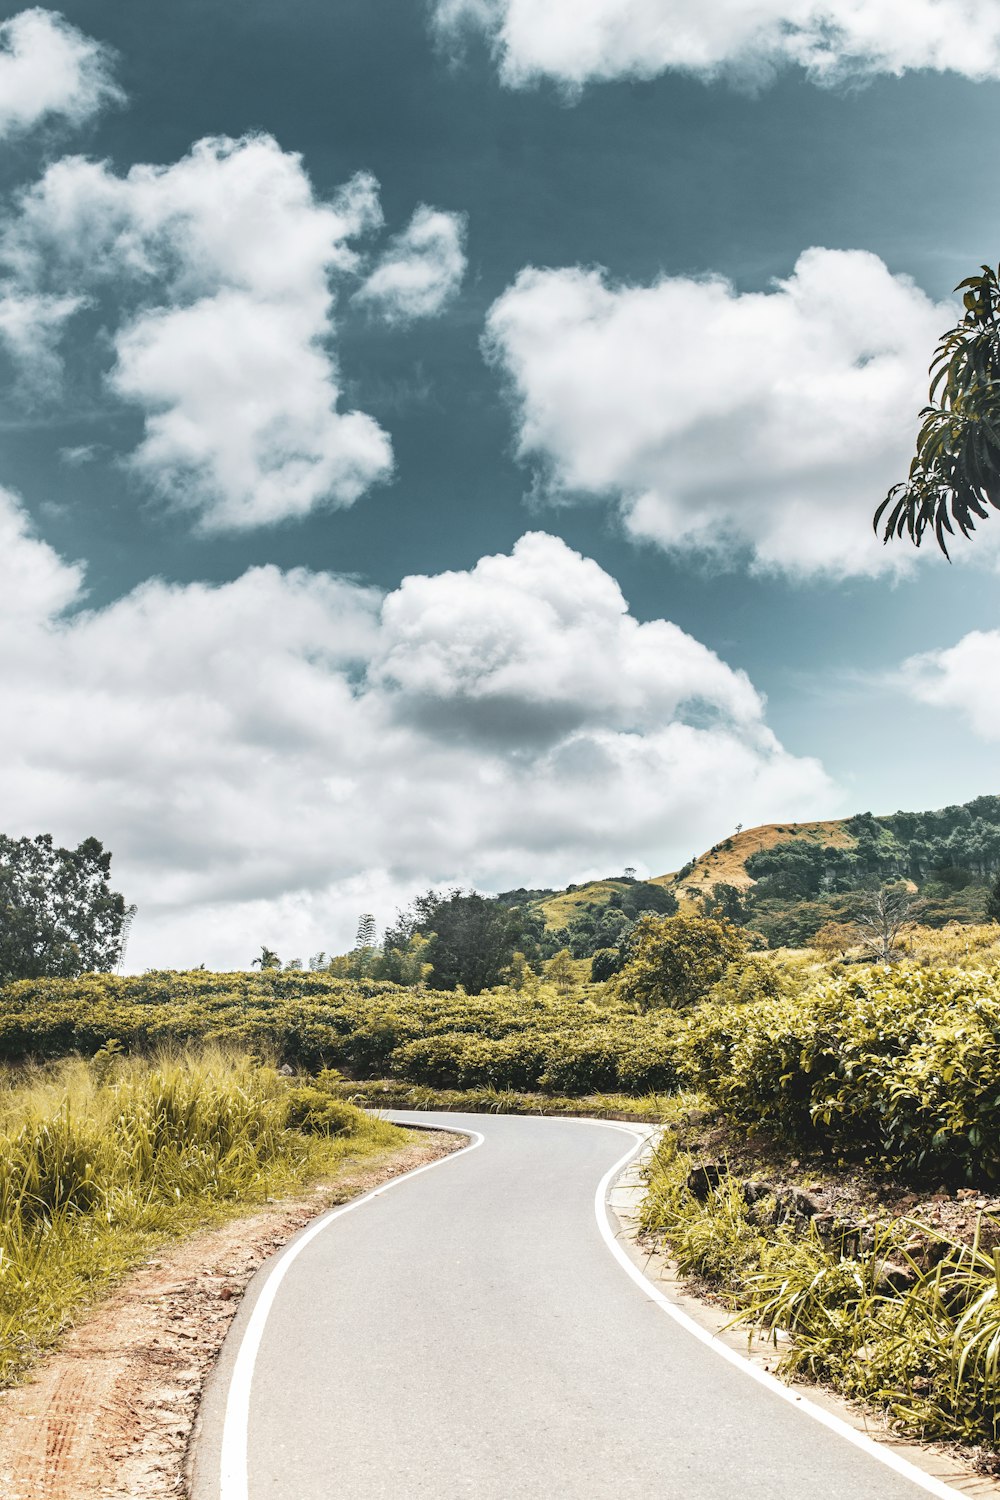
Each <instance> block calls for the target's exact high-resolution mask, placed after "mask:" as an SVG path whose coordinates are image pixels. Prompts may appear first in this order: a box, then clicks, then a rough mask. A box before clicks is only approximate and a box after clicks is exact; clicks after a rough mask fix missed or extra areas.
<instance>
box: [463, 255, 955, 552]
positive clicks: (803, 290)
mask: <svg viewBox="0 0 1000 1500" xmlns="http://www.w3.org/2000/svg"><path fill="white" fill-rule="evenodd" d="M952 321H953V309H952V308H951V307H950V306H947V305H935V304H934V303H933V302H931V300H930V299H929V298H928V297H927V296H926V295H925V294H924V293H923V292H922V291H921V290H920V289H919V288H918V287H917V286H916V285H915V284H914V283H913V282H912V281H911V280H910V279H909V278H908V277H905V276H893V275H891V274H890V273H889V271H888V269H887V268H886V266H885V265H884V264H883V262H882V261H881V260H879V258H878V257H877V256H875V255H871V254H869V253H867V252H864V251H858V250H850V251H839V250H823V249H812V250H807V251H806V252H805V253H804V254H803V255H802V256H801V257H800V259H799V261H798V263H797V265H796V267H795V269H794V271H793V273H792V275H791V276H790V277H788V279H787V280H785V281H780V282H777V283H775V285H774V287H773V288H772V289H771V290H769V291H766V292H752V293H738V292H737V291H736V290H735V289H734V288H733V287H732V286H731V285H730V284H729V283H728V282H726V281H724V280H722V279H721V278H711V279H706V280H702V281H695V280H692V279H690V278H687V277H666V278H664V279H662V280H660V281H658V282H657V283H655V284H654V285H652V286H627V285H626V286H622V285H613V284H611V283H610V282H609V280H608V278H607V277H606V275H605V274H604V273H603V272H601V271H600V270H585V269H582V268H567V269H557V270H535V269H527V270H525V271H522V272H521V274H520V275H519V276H518V278H517V280H516V281H515V282H514V284H513V286H511V287H510V288H509V289H508V290H507V291H506V292H505V293H504V294H503V296H501V297H500V299H499V300H498V301H497V302H496V303H494V305H493V307H492V309H491V311H490V314H489V319H488V323H487V332H486V336H485V348H486V351H487V354H488V357H489V358H491V359H492V360H493V361H494V362H495V363H496V364H497V365H498V366H499V367H500V368H501V370H502V371H503V373H504V375H505V377H506V380H507V382H508V387H509V392H510V395H511V399H512V402H513V405H514V408H515V411H516V415H517V420H518V448H519V453H520V456H521V457H522V458H524V459H535V460H538V461H539V463H540V465H541V481H542V486H541V487H542V489H543V491H547V493H548V494H549V496H550V497H552V498H556V499H562V500H566V501H568V500H572V499H579V498H582V497H600V498H602V499H605V500H608V501H610V502H612V503H613V504H615V505H616V506H618V507H619V508H620V511H621V514H622V517H623V520H624V524H625V526H626V527H627V529H628V530H629V531H630V532H631V533H632V535H633V536H635V537H636V538H640V539H644V540H649V541H653V542H656V543H657V544H659V545H660V546H661V547H663V548H665V549H667V550H675V549H686V550H696V551H702V552H706V553H708V554H710V555H712V556H714V557H716V558H717V559H721V560H727V559H732V558H733V557H734V556H735V555H738V554H740V553H746V552H747V550H749V552H750V553H751V554H752V558H753V561H754V565H755V566H756V567H757V568H758V569H765V570H783V571H787V572H789V573H793V574H798V575H803V576H804V575H809V574H815V573H821V572H826V573H829V574H831V575H834V576H847V575H849V574H874V573H877V572H879V571H882V570H884V569H887V568H899V567H901V566H906V565H909V564H910V559H909V558H908V557H907V558H906V561H905V562H904V561H903V555H902V554H901V553H900V552H898V551H895V552H892V551H889V550H887V549H883V548H882V546H881V545H880V544H879V542H878V541H877V540H876V539H875V537H874V535H873V533H872V529H871V516H872V512H873V510H874V508H875V506H876V505H877V504H878V502H879V501H880V500H881V499H882V497H883V496H884V494H885V493H886V490H887V489H888V487H889V485H890V484H892V483H894V482H895V481H896V480H898V479H900V478H901V477H902V476H903V475H904V474H905V472H906V469H907V467H908V464H909V459H910V456H911V454H912V445H913V442H914V438H915V434H916V427H917V413H918V411H919V409H920V407H921V406H922V405H923V403H924V401H925V400H926V392H927V364H928V359H929V355H930V352H931V351H932V350H933V347H934V345H935V343H936V340H937V337H938V335H939V334H940V332H941V330H942V329H943V328H944V327H947V326H948V324H949V323H951V322H952Z"/></svg>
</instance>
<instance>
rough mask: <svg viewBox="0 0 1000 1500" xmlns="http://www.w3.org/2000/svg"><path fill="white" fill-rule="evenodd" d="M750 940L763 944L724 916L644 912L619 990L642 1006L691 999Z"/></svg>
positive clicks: (675, 1003)
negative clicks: (656, 914) (659, 914)
mask: <svg viewBox="0 0 1000 1500" xmlns="http://www.w3.org/2000/svg"><path fill="white" fill-rule="evenodd" d="M754 946H763V945H762V943H761V941H760V939H759V938H758V939H756V940H755V938H754V937H753V936H752V935H751V934H749V933H747V932H746V931H745V930H743V929H742V928H739V927H735V926H734V925H733V924H732V923H731V922H727V921H725V920H724V919H718V918H715V917H696V916H687V915H680V916H675V917H655V916H652V915H646V916H642V917H640V918H639V920H638V922H637V923H636V925H635V929H634V931H633V933H632V937H631V940H630V944H629V955H628V961H627V962H626V964H625V966H624V968H623V969H622V971H621V973H620V974H619V976H618V979H617V982H616V989H617V993H618V994H619V996H620V997H621V998H622V999H623V1000H629V1001H633V1002H634V1003H636V1004H638V1005H639V1006H640V1008H641V1009H642V1010H651V1009H653V1008H654V1007H656V1006H661V1005H663V1006H672V1007H673V1008H675V1009H681V1008H683V1007H684V1006H687V1005H693V1004H695V1003H696V1001H698V1000H702V999H704V997H705V996H706V995H707V994H708V992H709V990H710V989H711V988H712V986H713V985H714V984H716V983H717V982H718V981H719V980H720V979H721V978H722V976H723V975H724V974H725V972H726V970H727V969H728V968H729V966H730V965H731V964H733V963H735V962H736V961H737V959H740V958H744V957H745V956H746V954H747V953H748V952H749V951H750V950H751V948H753V947H754Z"/></svg>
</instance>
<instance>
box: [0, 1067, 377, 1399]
mask: <svg viewBox="0 0 1000 1500" xmlns="http://www.w3.org/2000/svg"><path fill="white" fill-rule="evenodd" d="M292 1122H295V1123H292ZM296 1124H298V1125H299V1126H300V1128H296ZM404 1139H405V1137H404V1136H403V1134H402V1132H400V1131H398V1130H397V1129H395V1128H394V1127H392V1126H390V1125H388V1124H386V1123H385V1122H382V1121H377V1120H372V1119H369V1118H368V1117H367V1116H365V1115H363V1114H361V1113H360V1111H357V1110H354V1109H351V1108H349V1107H348V1106H346V1105H344V1104H343V1103H341V1102H340V1101H336V1100H333V1099H332V1098H330V1097H329V1095H328V1094H324V1092H323V1091H322V1090H321V1089H317V1088H308V1089H302V1088H295V1087H292V1086H290V1085H289V1084H288V1083H287V1082H286V1080H284V1079H283V1078H281V1077H279V1075H278V1074H277V1073H276V1072H275V1071H274V1069H273V1068H271V1067H267V1066H263V1065H261V1064H260V1063H258V1062H256V1061H255V1060H253V1059H252V1058H250V1057H247V1056H245V1055H240V1054H236V1053H231V1052H227V1051H224V1050H221V1049H217V1048H201V1049H197V1050H195V1049H191V1050H187V1051H184V1052H176V1053H174V1054H166V1055H163V1056H160V1057H158V1058H153V1059H151V1060H141V1059H125V1058H122V1057H121V1056H119V1055H118V1054H117V1053H116V1050H115V1049H114V1048H106V1049H103V1050H102V1052H101V1053H99V1054H98V1056H97V1057H96V1058H95V1059H93V1060H92V1061H90V1062H85V1061H83V1060H80V1059H72V1060H68V1061H66V1062H64V1063H60V1064H56V1065H50V1066H49V1067H46V1068H44V1069H35V1070H23V1069H22V1070H9V1071H8V1072H6V1073H5V1074H4V1075H3V1076H2V1078H0V1385H9V1384H11V1383H13V1382H14V1381H16V1380H17V1379H18V1378H19V1377H21V1376H22V1375H23V1374H24V1372H25V1371H26V1370H27V1368H28V1367H29V1366H30V1365H31V1363H32V1362H33V1361H34V1360H36V1359H37V1358H38V1357H39V1355H40V1354H41V1353H43V1352H44V1351H45V1350H46V1349H47V1348H49V1347H50V1346H51V1345H52V1344H53V1343H54V1342H55V1341H56V1340H57V1339H58V1337H59V1335H60V1334H61V1333H62V1332H63V1331H64V1330H65V1329H66V1328H67V1327H68V1326H70V1325H71V1324H72V1322H73V1320H74V1318H75V1317H76V1316H77V1315H78V1314H79V1312H80V1311H81V1310H82V1309H83V1308H85V1307H86V1306H87V1305H88V1304H90V1303H92V1302H93V1301H95V1300H96V1299H97V1298H98V1297H99V1296H100V1295H101V1294H102V1293H103V1292H105V1291H107V1290H108V1288H109V1287H110V1286H111V1285H112V1284H113V1283H114V1282H115V1281H116V1280H117V1279H119V1278H120V1277H121V1276H122V1275H123V1274H124V1273H125V1272H126V1271H127V1270H129V1269H130V1268H131V1267H133V1266H134V1265H136V1264H137V1263H139V1262H140V1261H141V1260H143V1259H144V1258H146V1257H147V1256H148V1255H149V1254H150V1253H151V1251H152V1250H153V1249H155V1247H156V1246H157V1245H159V1244H161V1243H162V1242H163V1241H164V1240H166V1239H170V1238H175V1237H178V1236H181V1235H185V1234H188V1233H191V1232H193V1231H195V1230H202V1229H205V1228H209V1227H213V1226H214V1225H217V1224H220V1223H223V1222H225V1221H226V1220H227V1219H230V1218H232V1217H234V1216H236V1215H238V1214H240V1213H242V1212H244V1211H245V1210H246V1207H247V1205H250V1204H256V1203H261V1202H263V1201H265V1200H266V1199H267V1198H269V1197H277V1196H280V1195H282V1194H286V1193H289V1192H292V1191H294V1190H295V1189H296V1188H298V1187H300V1186H301V1185H302V1184H303V1183H305V1182H306V1181H308V1180H310V1179H316V1178H321V1177H326V1176H328V1175H330V1174H332V1173H335V1172H336V1170H337V1169H338V1167H340V1166H341V1165H342V1164H343V1163H344V1162H345V1161H346V1160H347V1159H348V1158H351V1159H354V1158H357V1157H359V1156H361V1157H363V1156H367V1155H374V1154H377V1153H380V1152H384V1151H386V1150H388V1149H390V1148H391V1147H392V1146H394V1145H396V1144H401V1143H402V1142H403V1140H404Z"/></svg>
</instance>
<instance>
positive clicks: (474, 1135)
mask: <svg viewBox="0 0 1000 1500" xmlns="http://www.w3.org/2000/svg"><path fill="white" fill-rule="evenodd" d="M439 1128H440V1129H442V1130H449V1129H450V1130H451V1133H452V1134H453V1135H464V1136H468V1137H469V1138H470V1140H469V1144H468V1145H467V1146H463V1147H462V1148H461V1149H460V1150H458V1151H452V1152H450V1153H449V1154H448V1155H447V1156H442V1157H439V1158H438V1160H437V1161H431V1162H427V1164H426V1165H425V1166H423V1167H414V1169H413V1171H412V1172H402V1173H401V1174H400V1175H399V1176H398V1177H392V1178H390V1180H389V1181H388V1182H383V1184H382V1186H381V1187H377V1188H373V1190H372V1191H371V1192H370V1193H365V1194H364V1196H363V1197H361V1198H352V1199H351V1201H350V1203H345V1204H343V1205H342V1206H341V1207H340V1208H334V1209H331V1211H330V1212H329V1213H326V1214H323V1215H322V1217H321V1218H319V1219H317V1220H316V1222H315V1223H314V1224H310V1226H309V1228H308V1229H307V1230H305V1232H304V1233H303V1234H300V1235H299V1237H298V1239H296V1240H293V1242H292V1243H291V1244H290V1245H288V1246H286V1248H285V1249H284V1250H283V1251H282V1252H281V1254H280V1255H279V1256H278V1257H277V1259H276V1260H274V1261H272V1262H271V1270H270V1271H269V1273H268V1276H267V1280H266V1281H265V1282H264V1285H263V1287H262V1288H261V1292H260V1295H259V1297H258V1298H257V1301H256V1302H255V1303H254V1309H253V1312H252V1313H251V1314H250V1319H249V1321H248V1323H247V1326H246V1328H245V1330H244V1332H243V1338H242V1340H241V1341H240V1347H239V1349H238V1351H237V1354H236V1360H235V1363H234V1365H233V1373H232V1376H231V1377H230V1381H229V1390H228V1392H227V1395H226V1411H225V1416H224V1418H223V1423H222V1454H221V1464H220V1475H219V1495H220V1500H249V1474H248V1469H247V1441H248V1436H249V1425H250V1388H251V1386H252V1384H253V1374H254V1367H255V1365H256V1363H257V1355H258V1353H259V1351H260V1345H261V1340H262V1339H263V1337H264V1327H265V1324H266V1323H267V1318H268V1314H269V1313H270V1311H271V1308H272V1306H273V1305H274V1299H275V1297H276V1296H277V1295H278V1288H279V1287H280V1286H281V1283H282V1282H283V1281H284V1279H285V1277H286V1275H287V1274H288V1272H289V1270H290V1269H291V1267H292V1265H293V1264H294V1262H295V1260H296V1259H297V1257H298V1256H299V1255H301V1253H302V1251H303V1250H304V1249H305V1248H306V1246H307V1245H308V1244H309V1243H310V1242H311V1241H312V1240H314V1239H315V1238H316V1236H317V1235H318V1234H322V1233H323V1230H324V1229H326V1228H327V1226H328V1225H329V1224H332V1223H333V1221H334V1219H340V1218H342V1217H343V1215H344V1214H349V1213H353V1212H354V1210H355V1209H356V1208H360V1207H361V1206H362V1204H364V1203H370V1202H371V1200H372V1199H373V1198H379V1197H381V1195H382V1194H383V1193H388V1192H389V1191H390V1190H391V1189H392V1188H394V1187H399V1185H400V1183H403V1182H409V1181H410V1179H411V1178H413V1177H419V1176H420V1174H421V1172H432V1171H433V1170H434V1168H435V1167H443V1166H446V1165H447V1163H448V1162H452V1161H456V1160H457V1159H458V1158H459V1157H460V1156H466V1155H467V1154H468V1153H469V1152H470V1151H475V1150H476V1148H477V1147H478V1146H481V1145H482V1144H483V1141H484V1139H485V1137H484V1136H482V1135H480V1133H479V1131H478V1130H460V1129H458V1127H457V1126H454V1127H449V1126H447V1125H442V1126H440V1127H439Z"/></svg>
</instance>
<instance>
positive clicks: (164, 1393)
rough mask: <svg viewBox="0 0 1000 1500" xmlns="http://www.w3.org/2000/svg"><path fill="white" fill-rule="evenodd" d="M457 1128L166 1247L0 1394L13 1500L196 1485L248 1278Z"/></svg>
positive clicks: (3, 1451)
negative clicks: (27, 1375) (203, 1435)
mask: <svg viewBox="0 0 1000 1500" xmlns="http://www.w3.org/2000/svg"><path fill="white" fill-rule="evenodd" d="M461 1144H462V1143H461V1141H460V1140H459V1139H458V1138H457V1137H456V1136H454V1135H450V1134H445V1133H439V1132H434V1133H430V1132H428V1133H423V1132H422V1133H421V1134H420V1136H419V1137H418V1138H417V1139H415V1140H414V1142H413V1144H411V1145H407V1146H404V1147H403V1148H402V1149H401V1150H398V1151H394V1152H391V1153H388V1154H387V1155H385V1156H382V1157H378V1158H374V1159H373V1158H371V1157H367V1158H359V1160H358V1161H357V1162H356V1163H355V1164H353V1165H352V1164H351V1163H350V1162H348V1163H346V1164H345V1168H344V1171H343V1172H342V1173H340V1174H339V1175H338V1177H337V1179H336V1181H334V1182H327V1183H321V1184H319V1185H318V1186H316V1187H313V1188H312V1189H311V1190H309V1191H308V1192H305V1193H303V1194H302V1195H301V1196H300V1197H297V1198H294V1199H285V1200H282V1201H281V1202H277V1203H274V1204H269V1205H267V1206H266V1207H265V1208H263V1209H261V1210H259V1211H258V1212H257V1213H254V1214H253V1215H251V1216H250V1217H248V1218H241V1219H236V1220H234V1221H233V1222H231V1223H229V1224H226V1225H224V1226H223V1227H222V1228H220V1229H213V1230H211V1231H209V1232H208V1233H206V1234H200V1235H196V1236H194V1237H193V1238H190V1239H186V1240H182V1241H179V1242H176V1243H173V1244H168V1245H166V1246H164V1248H163V1249H162V1250H161V1251H159V1252H158V1254H157V1255H156V1257H155V1259H153V1260H150V1261H149V1262H148V1263H147V1264H146V1265H145V1266H143V1267H140V1268H139V1269H138V1270H136V1271H134V1272H133V1273H132V1274H131V1275H129V1276H128V1277H127V1278H126V1279H125V1280H124V1281H123V1282H122V1284H121V1285H120V1286H119V1287H118V1288H117V1289H116V1290H115V1291H114V1292H113V1293H112V1294H111V1296H110V1297H108V1298H107V1299H106V1300H105V1301H103V1302H101V1303H100V1304H99V1305H98V1306H97V1307H96V1308H95V1309H94V1310H93V1311H92V1312H90V1313H89V1314H88V1315H87V1316H86V1318H85V1320H84V1321H82V1322H81V1323H80V1324H79V1325H78V1326H77V1327H76V1328H75V1329H74V1330H73V1331H72V1333H70V1334H69V1335H68V1336H67V1338H66V1339H65V1340H64V1342H63V1343H62V1344H61V1345H60V1347H59V1348H58V1349H57V1350H56V1351H55V1352H54V1353H53V1354H51V1355H50V1356H49V1357H48V1358H46V1359H44V1360H43V1361H42V1362H41V1363H40V1364H39V1365H38V1366H36V1368H35V1370H34V1372H33V1378H32V1379H31V1382H30V1384H27V1385H23V1386H18V1387H17V1388H15V1389H13V1390H7V1391H2V1392H0V1495H2V1496H3V1497H4V1500H165V1497H168V1496H170V1497H175V1496H179V1495H184V1494H185V1493H186V1484H185V1469H186V1457H187V1449H188V1444H189V1441H190V1437H191V1431H192V1427H193V1425H194V1420H195V1416H196V1414H197V1410H198V1403H199V1399H200V1396H201V1390H202V1386H203V1385H204V1382H205V1379H206V1377H207V1375H208V1374H209V1371H210V1370H211V1368H212V1365H213V1364H214V1362H215V1359H216V1356H217V1355H218V1352H219V1350H220V1348H221V1347H222V1342H223V1339H224V1338H225V1336H226V1332H227V1330H228V1328H229V1325H230V1323H231V1322H232V1320H233V1317H234V1315H235V1313H236V1309H237V1308H238V1307H239V1303H240V1298H241V1297H242V1295H243V1292H244V1289H245V1288H246V1285H247V1283H248V1282H249V1280H250V1278H251V1277H252V1276H253V1274H254V1272H255V1271H256V1270H257V1269H258V1267H259V1266H261V1265H262V1264H263V1262H264V1261H265V1260H267V1259H268V1257H269V1256H271V1255H273V1254H274V1252H275V1251H276V1250H278V1249H279V1248H280V1246H281V1245H283V1244H284V1243H285V1242H286V1240H288V1239H290V1238H291V1236H292V1235H293V1234H295V1233H296V1232H297V1231H298V1230H299V1229H301V1228H302V1227H303V1226H304V1225H305V1224H307V1223H308V1222H309V1220H310V1219H312V1218H315V1217H316V1215H317V1214H320V1213H323V1212H325V1211H326V1210H327V1209H328V1208H330V1207H332V1206H333V1205H335V1204H338V1203H343V1202H346V1201H347V1200H348V1199H349V1198H353V1197H356V1196H357V1195H358V1194H360V1193H365V1192H368V1191H370V1190H371V1189H372V1188H375V1187H378V1186H379V1185H380V1184H381V1183H382V1182H386V1181H388V1179H389V1178H391V1177H397V1176H399V1175H400V1174H401V1173H403V1172H409V1171H411V1170H412V1169H413V1168H414V1167H418V1166H422V1165H424V1164H425V1163H426V1162H430V1161H434V1160H436V1159H437V1158H438V1157H441V1156H446V1155H448V1153H449V1152H451V1151H454V1150H456V1149H458V1147H459V1146H460V1145H461Z"/></svg>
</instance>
